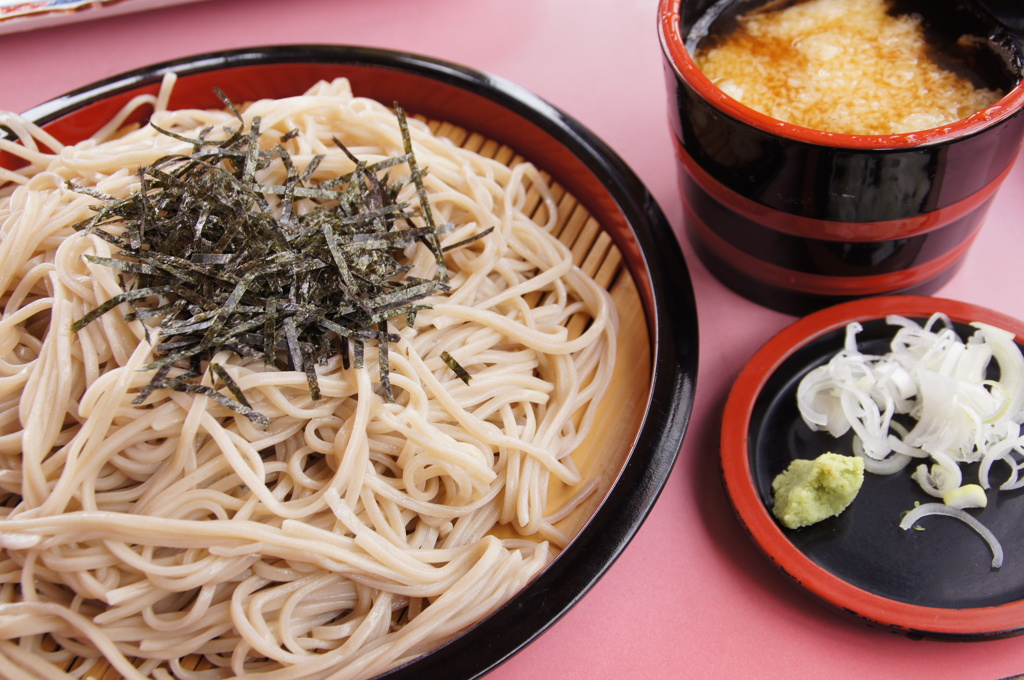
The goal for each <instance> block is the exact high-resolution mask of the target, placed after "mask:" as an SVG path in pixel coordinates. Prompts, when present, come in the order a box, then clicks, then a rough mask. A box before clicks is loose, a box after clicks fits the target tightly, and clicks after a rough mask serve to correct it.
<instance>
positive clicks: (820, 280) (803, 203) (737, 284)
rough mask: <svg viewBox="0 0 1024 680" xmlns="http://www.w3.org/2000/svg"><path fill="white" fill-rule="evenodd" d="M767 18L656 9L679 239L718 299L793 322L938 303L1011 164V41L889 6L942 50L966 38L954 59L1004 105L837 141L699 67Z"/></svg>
mask: <svg viewBox="0 0 1024 680" xmlns="http://www.w3.org/2000/svg"><path fill="white" fill-rule="evenodd" d="M764 4H765V2H764V1H763V0H719V1H718V2H715V1H714V0H660V3H659V8H658V29H659V36H660V40H661V46H662V50H663V55H664V65H665V73H666V81H667V86H668V94H669V119H670V125H671V128H672V132H673V133H674V134H673V136H674V140H675V145H676V153H677V157H678V162H679V170H680V185H681V191H682V197H683V205H684V221H685V231H686V233H687V238H688V239H689V240H690V241H691V243H692V244H693V246H694V249H695V250H696V252H697V254H698V256H699V257H700V258H701V260H702V262H703V263H704V264H705V265H706V266H707V267H708V269H709V270H711V271H712V273H713V274H714V275H715V276H717V277H718V278H719V279H720V280H721V281H722V282H724V283H725V284H726V285H728V286H729V287H730V288H732V289H734V290H735V291H737V292H739V293H740V294H742V295H744V296H745V297H747V298H749V299H751V300H754V301H755V302H758V303H760V304H762V305H765V306H767V307H771V308H773V309H777V310H780V311H784V312H787V313H791V314H804V313H808V312H810V311H813V310H815V309H819V308H822V307H826V306H830V305H832V304H835V303H838V302H844V301H847V300H851V299H855V298H862V297H867V296H874V295H885V294H892V293H915V294H930V293H932V292H934V291H936V290H937V289H938V288H939V287H941V286H942V285H943V284H944V283H945V282H946V281H947V280H948V279H949V278H950V277H951V276H952V275H953V274H954V273H955V271H956V270H957V268H958V267H959V265H960V264H962V262H963V259H964V255H965V254H966V252H967V250H968V248H969V247H970V245H971V242H972V241H973V239H974V237H975V236H976V235H977V233H978V230H979V229H980V228H981V226H982V223H983V221H984V217H985V213H986V211H987V210H988V207H989V205H990V204H991V202H992V199H993V196H994V195H995V193H996V191H997V189H998V188H999V186H1000V184H1002V182H1003V180H1004V179H1005V178H1006V176H1007V174H1008V173H1009V171H1010V169H1011V167H1012V165H1013V162H1014V160H1015V158H1016V157H1017V155H1018V152H1019V151H1020V148H1021V143H1022V139H1024V115H1022V114H1021V111H1022V108H1024V86H1022V85H1021V71H1022V63H1024V56H1022V55H1024V46H1022V39H1021V37H1020V36H1019V35H1017V36H1015V35H1013V34H1012V33H1011V32H1010V31H1009V30H1008V29H1006V27H1005V26H1001V25H999V24H998V22H996V21H994V20H992V19H991V18H990V17H988V16H987V15H985V14H984V12H983V11H982V10H980V9H979V8H976V7H972V6H971V3H970V2H964V1H963V0H927V1H923V0H897V3H896V4H897V7H896V9H898V10H899V9H906V10H909V11H912V12H916V13H917V14H920V15H922V16H923V17H924V23H925V25H926V26H927V30H928V31H929V32H930V34H932V35H933V36H938V37H939V39H940V40H942V41H943V42H942V43H941V44H946V43H948V44H949V45H950V49H951V50H954V51H955V50H957V49H960V48H958V47H957V44H958V43H957V41H958V40H960V44H961V45H963V44H965V43H964V41H963V40H962V39H961V36H963V35H970V36H973V37H972V38H970V40H969V41H968V42H971V43H972V44H973V45H975V47H977V45H979V44H980V45H982V47H983V49H980V50H979V49H973V50H971V51H970V52H969V53H968V55H967V57H965V58H968V59H975V60H977V61H978V63H977V64H974V66H975V67H976V68H977V69H978V70H982V71H985V72H986V73H987V74H988V76H989V77H990V79H991V80H992V81H993V82H994V83H995V85H996V86H997V87H998V88H999V89H1000V90H1002V91H1003V92H1005V93H1006V94H1005V95H1004V96H1003V97H1002V98H1001V99H999V100H998V101H997V102H996V103H994V104H992V105H990V106H988V107H987V108H983V109H981V110H980V111H978V112H976V113H974V114H972V115H970V116H969V117H967V118H964V119H962V120H959V121H956V122H954V123H951V124H948V125H943V126H941V127H936V128H932V129H927V130H922V131H918V132H909V133H899V134H888V135H859V134H841V133H833V132H827V131H822V130H815V129H809V128H805V127H800V126H798V125H794V124H791V123H787V122H783V121H781V120H777V119H775V118H771V117H769V116H767V115H764V114H762V113H759V112H758V111H755V110H754V109H752V108H750V107H748V106H746V105H744V104H742V103H740V102H739V101H737V100H736V99H734V98H732V97H730V96H729V95H727V94H726V93H725V92H723V91H722V90H721V89H719V88H718V87H717V86H716V85H715V84H714V83H713V82H712V81H711V79H709V78H708V77H707V76H706V75H705V74H704V73H703V72H702V71H701V70H700V68H699V67H698V66H697V63H696V62H695V60H694V57H693V53H694V51H695V50H696V47H697V46H698V45H699V44H700V40H701V39H702V38H703V37H705V35H706V34H707V31H708V27H709V26H712V25H717V24H716V23H715V22H718V21H729V20H731V19H734V17H735V15H736V14H739V13H742V12H746V11H749V10H750V9H751V8H754V7H758V6H759V5H764ZM777 4H778V3H777ZM786 4H792V3H786ZM712 19H714V20H715V22H712ZM972 55H973V56H972ZM853 94H859V93H851V95H853Z"/></svg>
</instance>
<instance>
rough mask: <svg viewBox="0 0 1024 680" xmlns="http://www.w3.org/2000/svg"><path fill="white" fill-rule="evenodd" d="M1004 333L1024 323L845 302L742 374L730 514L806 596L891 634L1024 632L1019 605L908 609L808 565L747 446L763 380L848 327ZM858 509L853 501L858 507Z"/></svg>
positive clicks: (724, 453)
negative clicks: (896, 320) (921, 320)
mask: <svg viewBox="0 0 1024 680" xmlns="http://www.w3.org/2000/svg"><path fill="white" fill-rule="evenodd" d="M935 312H943V313H945V314H947V315H948V316H949V317H950V318H951V319H952V320H953V321H960V322H970V321H981V322H984V323H988V324H991V325H993V326H997V327H999V328H1004V329H1006V330H1008V331H1011V332H1012V333H1014V334H1015V335H1016V336H1017V341H1018V342H1021V341H1022V339H1024V322H1022V321H1020V320H1018V319H1015V318H1013V317H1011V316H1008V315H1006V314H1003V313H1001V312H998V311H994V310H990V309H986V308H984V307H979V306H977V305H973V304H970V303H967V302H961V301H957V300H950V299H943V298H933V297H926V296H912V295H894V296H884V297H878V298H864V299H860V300H855V301H852V302H847V303H843V304H839V305H835V306H833V307H829V308H827V309H824V310H821V311H819V312H816V313H814V314H811V315H809V316H806V317H804V318H802V319H800V320H798V321H796V322H795V323H793V324H792V325H790V326H788V327H787V328H785V329H783V330H782V331H781V332H779V333H778V334H777V335H776V336H774V337H773V338H771V340H769V341H768V342H767V343H766V344H765V345H764V346H763V347H762V348H761V349H760V350H758V351H757V352H756V353H755V354H754V356H753V357H752V358H751V359H750V361H749V362H748V363H747V364H746V366H745V367H744V368H743V370H742V371H741V373H740V375H739V377H738V378H737V380H736V382H735V383H734V385H733V388H732V390H731V392H730V394H729V397H728V399H727V402H726V406H725V410H724V413H723V418H722V429H721V450H720V455H721V471H722V477H723V480H724V483H725V488H726V492H727V495H728V496H729V500H730V502H731V503H732V506H733V509H734V510H735V512H736V515H737V517H738V518H739V520H740V522H741V523H742V524H743V525H744V526H745V528H746V529H747V531H748V532H749V534H750V536H751V538H752V539H753V541H754V542H755V544H756V545H757V547H758V548H759V550H760V551H761V552H762V553H763V554H764V555H765V556H766V557H767V558H768V559H769V561H771V562H772V563H773V564H774V566H775V567H776V568H778V569H779V570H781V571H782V572H783V573H785V574H786V575H787V576H788V577H789V578H791V579H792V581H793V582H794V583H796V584H797V585H799V586H800V587H802V588H804V589H806V590H807V591H808V592H809V593H810V594H811V595H813V596H814V597H816V598H818V599H819V600H821V601H823V602H824V603H825V604H828V605H831V606H833V607H835V608H837V609H839V610H842V611H844V612H847V613H850V614H853V615H855V616H857V617H859V618H861V619H863V620H865V621H867V622H869V623H872V624H879V625H882V626H886V627H888V628H890V629H893V630H895V631H898V632H901V633H906V634H911V635H922V636H926V637H935V638H942V639H975V638H985V637H1003V636H1007V635H1012V634H1016V633H1019V632H1021V631H1022V630H1024V599H1022V600H1017V601H1013V602H1008V603H1006V604H1003V605H999V606H991V607H973V608H970V607H969V608H959V609H951V608H945V607H941V608H940V607H930V606H919V605H914V604H908V603H905V602H900V601H896V600H893V599H889V598H886V597H883V596H880V595H877V594H875V593H872V592H869V591H867V590H864V589H862V588H860V587H857V586H855V585H853V584H851V583H849V582H847V581H846V580H843V579H842V578H840V577H838V576H836V575H835V574H833V573H832V572H830V571H828V570H827V569H825V568H823V567H821V566H819V565H818V564H816V563H814V562H813V561H811V560H810V559H809V558H808V556H807V555H805V554H804V553H803V552H802V551H801V550H800V549H799V548H798V547H797V546H796V545H794V543H793V542H792V541H791V540H790V539H789V538H788V537H787V535H786V533H785V531H784V530H783V529H782V528H781V527H780V526H779V524H778V522H777V521H776V520H775V519H774V517H773V516H772V515H771V513H770V511H769V509H768V508H767V507H766V505H765V503H764V501H763V500H762V498H761V496H760V494H759V493H758V489H757V488H756V486H755V483H754V474H753V470H752V467H751V460H750V450H751V442H750V439H749V433H750V427H751V423H752V412H753V410H754V407H755V404H756V402H757V401H758V399H759V397H760V396H761V393H762V390H763V388H764V387H765V384H766V382H767V381H768V379H769V378H770V377H771V376H772V375H773V374H774V373H775V372H776V370H778V369H779V368H780V367H781V366H782V364H783V363H784V362H785V361H786V360H787V359H788V358H789V357H790V356H792V355H793V354H794V353H796V352H797V351H798V350H799V349H800V348H801V347H803V346H805V345H807V344H808V343H810V342H812V341H813V340H815V339H816V338H819V337H821V336H823V335H826V334H828V333H831V332H834V331H837V330H839V329H842V328H844V327H845V326H846V325H847V324H849V323H851V322H854V321H859V322H865V321H869V320H873V319H880V318H884V317H885V316H887V315H889V314H896V315H902V316H907V317H928V316H930V315H931V314H933V313H935ZM855 502H856V501H855Z"/></svg>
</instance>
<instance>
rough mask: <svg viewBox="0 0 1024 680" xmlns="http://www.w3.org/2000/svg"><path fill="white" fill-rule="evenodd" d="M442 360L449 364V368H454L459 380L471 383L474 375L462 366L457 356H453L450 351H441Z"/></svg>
mask: <svg viewBox="0 0 1024 680" xmlns="http://www.w3.org/2000/svg"><path fill="white" fill-rule="evenodd" d="M441 361H443V362H444V363H446V364H448V368H450V369H452V371H454V372H455V375H456V376H458V378H459V380H461V381H462V382H464V383H466V384H467V385H468V384H469V381H470V380H471V379H472V378H473V376H471V375H470V374H469V371H467V370H466V369H464V368H463V367H462V364H460V363H459V362H458V361H456V360H455V357H453V356H452V355H451V354H448V352H441Z"/></svg>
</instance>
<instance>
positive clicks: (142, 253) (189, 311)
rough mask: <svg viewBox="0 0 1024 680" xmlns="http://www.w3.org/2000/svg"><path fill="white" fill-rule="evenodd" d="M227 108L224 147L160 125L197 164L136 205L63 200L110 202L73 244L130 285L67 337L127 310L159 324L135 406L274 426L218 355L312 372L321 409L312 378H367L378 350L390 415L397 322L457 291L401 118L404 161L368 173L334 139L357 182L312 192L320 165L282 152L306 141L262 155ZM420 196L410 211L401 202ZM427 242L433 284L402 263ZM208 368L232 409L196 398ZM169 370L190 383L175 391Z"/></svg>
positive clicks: (152, 181)
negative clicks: (348, 371)
mask: <svg viewBox="0 0 1024 680" xmlns="http://www.w3.org/2000/svg"><path fill="white" fill-rule="evenodd" d="M218 95H219V96H220V97H221V99H222V101H223V102H224V104H225V106H226V107H227V109H228V110H229V111H231V112H232V113H233V115H234V116H235V117H236V118H237V119H238V121H239V125H238V127H237V128H234V127H231V126H224V127H223V128H222V130H221V133H222V135H223V136H222V137H221V138H214V134H213V133H214V130H213V129H212V128H208V129H204V130H202V131H201V132H200V133H199V134H198V135H197V136H196V137H194V138H192V137H186V136H183V135H181V134H178V133H175V132H172V131H169V130H163V129H161V128H159V127H157V126H155V125H153V128H154V129H156V130H157V131H158V132H160V133H162V134H164V135H167V136H170V137H173V138H174V139H177V140H179V141H183V142H185V143H187V144H189V145H190V146H191V147H192V152H191V153H190V154H179V155H169V156H165V157H163V158H160V159H158V160H157V161H155V162H154V163H153V164H151V165H149V166H147V167H144V168H140V170H139V179H140V187H139V189H138V190H137V191H136V192H135V193H133V194H131V195H130V196H128V197H126V198H115V197H112V196H107V195H105V194H102V193H100V192H97V191H95V190H92V189H88V188H85V187H77V186H73V185H69V186H70V188H72V189H74V190H75V191H78V192H81V193H83V194H87V195H90V196H93V197H95V198H97V199H99V200H100V201H101V203H100V204H99V205H98V206H97V207H96V208H95V211H96V214H95V215H94V216H93V217H91V218H89V219H87V220H84V221H82V222H81V223H79V224H77V225H76V229H78V230H80V231H84V232H87V233H91V234H95V235H97V236H99V237H101V238H103V239H104V240H106V241H108V242H110V243H111V244H113V245H115V246H116V247H117V248H118V249H119V250H120V252H118V253H117V255H116V256H115V257H113V258H102V257H94V256H87V260H88V261H89V262H90V263H92V264H98V265H103V266H106V267H110V268H112V269H116V270H117V271H118V272H119V275H120V276H122V278H123V279H124V281H125V283H126V287H125V291H124V292H122V293H119V294H118V295H115V296H113V297H112V298H110V299H109V300H107V301H105V302H103V303H102V304H100V305H99V306H98V307H96V308H95V309H93V310H91V311H90V312H88V313H87V314H85V315H84V316H83V317H82V318H80V319H78V320H77V321H75V322H74V323H73V325H72V330H73V331H75V332H77V331H79V330H81V329H82V328H84V327H85V326H86V325H88V324H89V323H91V322H92V321H94V320H96V319H97V318H99V317H100V316H102V315H103V314H105V313H107V312H109V311H110V310H112V309H114V308H116V307H118V306H121V305H122V304H126V305H127V306H128V307H129V311H127V312H126V313H125V314H124V316H125V318H126V319H127V320H129V321H131V320H148V319H152V318H154V317H160V319H159V328H158V341H157V342H155V344H154V355H155V361H153V362H152V363H150V364H149V365H147V366H145V367H143V370H152V371H155V374H154V376H153V378H152V380H151V381H150V383H149V384H148V385H146V386H145V387H143V388H142V389H141V390H140V392H139V395H138V398H137V399H136V402H137V403H142V402H143V401H145V400H146V399H147V398H148V396H149V395H150V394H151V393H152V392H153V391H154V390H159V389H173V390H178V391H183V392H189V393H195V394H203V395H206V396H208V397H210V398H211V399H214V400H216V401H217V402H218V403H221V404H223V405H225V406H227V407H229V408H231V409H232V410H234V411H235V412H237V413H239V414H241V415H244V416H246V417H247V418H249V419H251V420H252V421H253V422H257V423H261V424H266V422H267V421H266V418H265V417H264V416H262V415H261V414H259V413H257V412H256V411H254V410H253V408H252V407H251V406H250V404H249V402H248V401H247V400H246V398H245V396H244V395H243V394H242V391H241V389H240V388H239V386H238V385H237V384H236V383H235V381H234V380H233V379H232V378H231V377H230V376H229V375H228V372H227V371H226V370H225V369H224V367H223V366H220V365H219V364H215V363H213V362H212V361H211V360H212V358H213V356H214V355H215V354H217V353H218V352H220V351H223V350H229V351H231V352H234V353H235V354H238V355H241V356H245V357H255V358H259V359H261V360H262V361H264V362H265V363H267V364H269V365H273V366H275V367H277V368H279V369H281V370H294V371H300V372H303V373H305V375H306V377H307V382H308V384H309V390H310V395H311V396H312V398H313V399H319V398H320V396H321V395H320V387H319V383H318V380H317V374H316V370H315V366H316V365H318V364H323V363H325V362H326V361H328V360H329V359H330V358H332V357H333V356H336V355H337V354H338V353H339V352H340V353H341V358H342V365H343V367H344V368H348V367H350V366H356V367H361V366H362V365H363V354H364V345H365V343H367V342H374V343H377V346H378V350H379V351H378V356H379V371H380V383H381V387H382V390H383V392H384V395H385V398H387V399H388V400H389V401H392V400H393V399H394V397H393V394H392V389H391V381H390V379H389V377H388V374H389V372H390V366H389V362H388V343H389V342H397V340H398V336H396V335H394V334H393V333H391V332H389V331H388V327H387V322H388V321H389V320H390V319H392V318H395V317H405V320H406V323H407V324H409V325H412V324H413V322H414V321H415V318H416V312H417V311H418V310H420V309H424V305H422V304H416V303H417V302H418V301H420V300H422V299H423V298H426V297H427V296H430V295H432V294H435V293H438V292H446V291H448V290H449V289H450V287H449V279H448V271H447V268H446V266H445V261H444V251H443V250H442V248H441V245H440V238H439V236H440V234H442V233H444V232H446V231H448V230H450V229H451V225H450V224H446V225H436V224H435V222H434V217H433V214H432V213H431V210H430V205H429V203H428V201H427V194H426V188H425V185H424V182H423V177H424V172H425V171H424V170H422V169H421V168H420V166H419V164H418V163H417V162H416V158H415V155H414V154H413V148H412V141H411V138H410V135H409V129H408V123H407V121H406V117H405V112H404V111H403V110H402V109H401V107H399V106H397V105H396V106H395V109H396V114H397V117H398V125H399V129H400V132H401V136H402V140H403V146H404V153H402V154H400V155H397V156H393V157H390V158H387V159H385V160H383V161H380V162H377V163H373V164H368V163H366V162H365V161H362V160H359V159H358V158H356V157H355V156H354V155H353V154H352V153H351V151H350V150H349V149H348V148H346V147H345V145H344V144H343V143H342V142H341V141H339V140H337V139H334V140H333V142H334V144H335V145H336V146H337V147H338V148H339V149H340V150H341V152H342V153H344V154H345V155H346V156H348V157H349V158H350V159H351V160H352V161H353V163H355V166H356V167H355V170H354V171H352V172H351V173H348V174H346V175H343V176H338V177H332V178H330V179H327V180H321V181H315V180H314V179H313V174H314V172H315V170H316V168H317V167H318V166H319V164H320V161H321V159H322V156H317V157H315V158H313V159H312V161H311V162H310V163H309V164H308V165H307V166H306V167H305V168H303V169H301V170H300V169H299V168H298V167H296V166H295V164H294V162H293V159H292V157H291V155H290V154H289V153H288V151H287V150H286V149H285V147H284V146H283V144H284V143H285V142H287V140H289V139H291V138H292V137H293V136H294V135H295V134H297V131H292V132H290V133H288V134H286V135H284V136H283V137H282V138H281V139H280V142H279V143H277V144H274V145H273V146H272V147H271V148H268V149H264V148H262V147H261V145H260V141H261V139H262V138H263V135H262V133H261V130H260V125H261V121H260V119H259V118H258V117H254V118H253V120H252V121H251V123H250V124H249V127H248V129H245V123H244V120H243V119H242V117H241V115H240V114H239V112H238V110H237V109H236V108H235V106H234V105H233V104H232V103H231V102H230V100H228V99H227V97H226V96H224V95H223V93H220V92H219V91H218ZM272 164H279V165H280V166H281V167H282V168H283V169H284V171H285V176H286V177H285V180H284V182H283V184H271V183H265V182H261V181H260V179H259V175H261V174H263V173H262V171H264V170H265V169H267V168H268V167H270V166H271V165H272ZM403 164H404V165H405V166H406V167H407V168H408V174H407V175H405V176H403V177H400V178H398V179H395V180H392V179H391V178H390V177H389V172H388V170H389V169H391V168H395V167H397V166H401V165H403ZM410 183H412V184H413V185H414V187H415V190H416V191H415V194H416V200H415V201H414V202H406V201H399V200H398V196H399V192H400V191H401V190H402V189H403V187H405V186H407V185H408V184H410ZM300 202H301V203H302V206H301V209H300V208H299V203H300ZM473 240H475V238H473V239H467V240H466V241H463V242H462V243H460V244H457V245H464V244H465V243H469V242H472V241H473ZM417 242H418V243H422V244H424V245H426V247H427V248H429V249H430V251H431V252H432V253H433V255H434V260H435V262H436V263H437V276H436V279H433V280H429V279H423V278H418V277H412V276H408V275H407V269H408V268H407V267H406V266H405V265H403V264H402V261H401V251H402V249H403V248H405V247H407V246H409V245H412V244H414V243H417ZM449 249H450V247H449V248H445V249H444V250H449ZM147 332H148V331H147ZM151 341H152V339H151ZM350 353H351V356H350ZM445 356H446V357H447V358H446V359H445V361H446V363H448V365H449V366H452V367H453V370H455V371H456V373H457V374H458V375H459V377H460V378H462V379H463V380H467V381H468V374H466V372H465V371H464V370H462V368H461V366H458V364H457V363H455V362H454V360H453V359H451V358H450V357H448V356H447V354H445ZM204 364H205V365H206V366H207V368H208V369H209V371H210V372H212V374H213V375H212V376H211V377H210V379H211V380H212V381H213V384H217V383H218V382H219V383H221V384H223V386H224V388H225V389H226V390H227V392H228V394H225V393H223V392H221V391H218V390H217V389H214V388H212V387H209V386H208V385H209V383H207V384H206V385H204V384H202V380H203V378H204V376H205V375H206V370H205V369H203V368H202V367H203V365H204ZM173 366H179V367H182V368H184V369H185V372H184V373H183V374H181V375H178V376H175V377H171V378H169V377H168V375H169V372H170V370H171V368H172V367H173ZM456 367H458V368H456Z"/></svg>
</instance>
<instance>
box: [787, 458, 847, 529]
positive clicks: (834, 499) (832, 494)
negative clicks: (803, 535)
mask: <svg viewBox="0 0 1024 680" xmlns="http://www.w3.org/2000/svg"><path fill="white" fill-rule="evenodd" d="M863 483H864V461H863V460H861V459H860V458H858V457H857V456H842V455H840V454H838V453H823V454H821V455H820V456H818V457H817V458H815V459H814V460H794V461H793V462H792V463H790V464H789V467H787V468H786V469H785V470H784V471H783V472H781V473H780V474H779V475H778V476H777V477H776V478H775V479H774V480H773V481H772V491H773V492H774V494H775V504H774V505H773V506H772V514H773V515H775V518H776V519H777V520H779V522H781V523H782V525H783V526H784V527H786V528H789V529H799V528H800V527H805V526H807V525H809V524H814V523H816V522H820V521H821V520H823V519H828V518H829V517H835V516H836V515H838V514H839V513H841V512H842V511H843V510H846V508H847V507H848V506H849V505H850V503H852V502H853V499H854V498H856V496H857V492H858V491H860V487H861V484H863Z"/></svg>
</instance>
